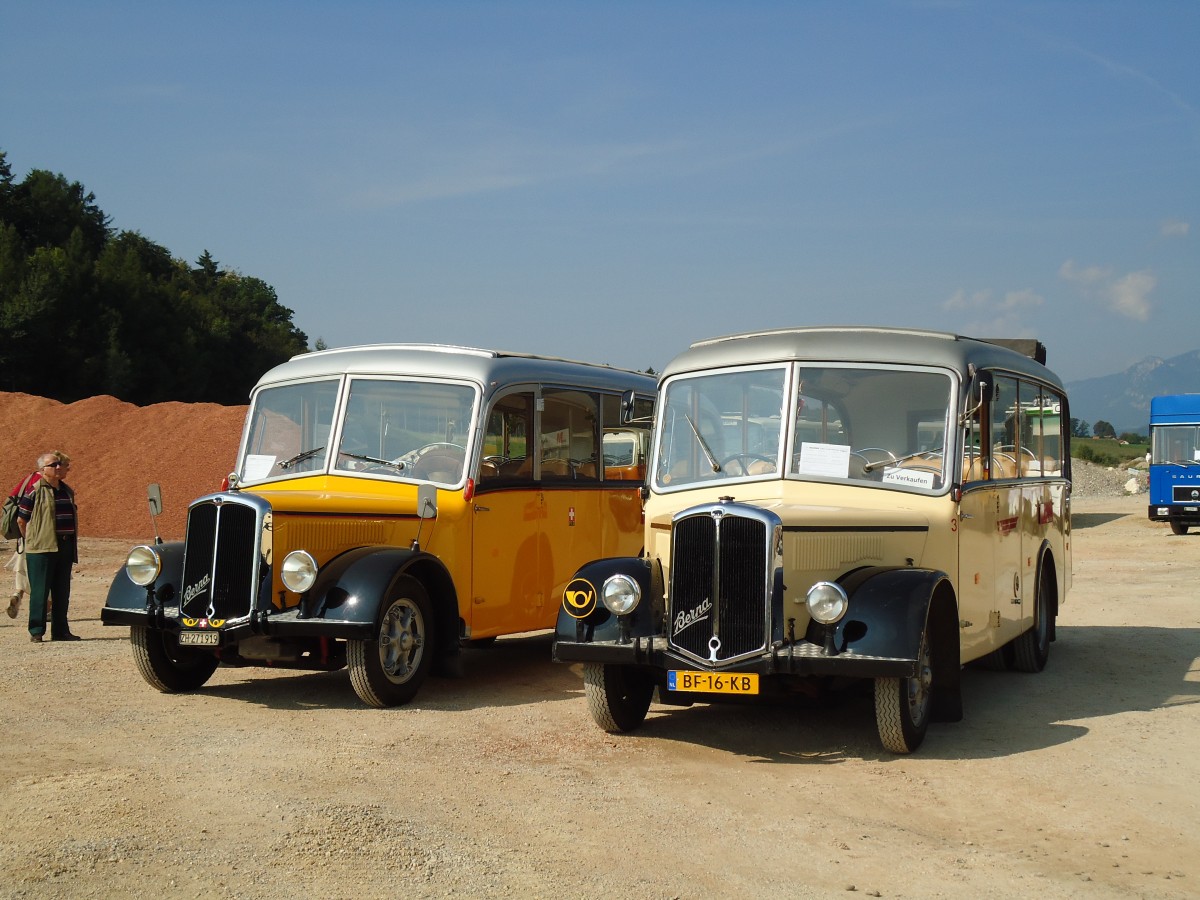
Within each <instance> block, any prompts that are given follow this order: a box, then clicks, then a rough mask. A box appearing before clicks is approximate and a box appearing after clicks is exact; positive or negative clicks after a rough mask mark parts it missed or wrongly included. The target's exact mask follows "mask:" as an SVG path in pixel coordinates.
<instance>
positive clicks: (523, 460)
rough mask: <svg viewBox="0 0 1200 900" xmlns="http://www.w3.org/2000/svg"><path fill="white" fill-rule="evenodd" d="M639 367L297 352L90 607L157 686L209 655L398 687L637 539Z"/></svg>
mask: <svg viewBox="0 0 1200 900" xmlns="http://www.w3.org/2000/svg"><path fill="white" fill-rule="evenodd" d="M654 389H655V383H654V380H653V379H652V378H650V377H649V376H647V375H643V374H639V373H636V372H629V371H624V370H620V369H616V368H612V367H609V366H601V365H589V364H584V363H577V362H569V361H565V360H559V359H548V358H541V357H535V356H527V355H521V354H514V353H499V352H494V351H490V350H478V349H471V348H464V347H450V346H440V345H419V344H399V345H379V346H366V347H351V348H344V349H336V350H325V351H320V352H315V353H306V354H303V355H301V356H297V357H294V358H293V359H292V360H290V361H289V362H286V363H284V364H283V365H280V366H277V367H276V368H274V369H272V370H271V371H269V372H267V373H266V375H264V376H263V377H262V379H261V380H260V381H259V383H258V385H257V387H256V388H255V389H254V391H253V394H252V396H251V403H250V409H249V412H248V414H247V419H246V425H245V429H244V433H243V436H242V442H241V450H240V453H239V456H238V461H237V468H236V471H235V472H234V473H233V474H232V475H231V476H230V487H229V489H228V490H224V491H221V492H219V493H216V494H211V495H208V496H204V497H200V498H199V499H197V500H195V501H194V502H193V503H192V504H191V506H190V507H189V510H188V517H187V532H186V537H185V540H184V541H183V542H179V543H165V544H164V543H155V544H148V545H145V546H141V547H137V548H135V549H134V550H133V551H132V552H131V553H130V556H129V560H128V563H127V565H126V567H125V569H124V570H123V571H121V572H119V573H118V574H117V577H116V578H115V580H114V582H113V584H112V586H111V588H110V590H109V594H108V599H107V602H106V604H105V607H104V609H103V612H102V620H103V622H104V623H105V624H106V625H128V626H131V641H132V645H133V655H134V660H135V662H136V664H137V668H138V670H139V672H140V673H141V674H142V676H143V677H144V678H145V679H146V681H148V682H149V683H150V684H151V685H153V686H154V687H156V688H158V689H159V690H162V691H166V692H172V691H187V690H193V689H195V688H198V687H200V686H201V685H203V684H204V683H205V682H206V681H207V680H208V678H209V677H210V676H211V675H212V673H213V671H214V670H215V669H216V667H217V666H218V665H222V664H223V665H234V666H242V665H248V666H273V667H292V668H300V669H316V670H334V669H339V668H341V667H343V666H345V667H348V668H349V670H350V679H351V682H352V684H353V686H354V689H355V691H356V692H357V693H358V695H359V696H360V697H361V698H362V700H363V701H364V702H366V703H367V704H370V705H372V706H379V707H383V706H392V705H396V704H400V703H404V702H406V701H407V700H409V699H411V698H412V697H413V695H414V694H415V693H416V691H417V689H418V688H419V686H420V685H421V682H422V681H423V680H424V679H425V677H426V675H427V673H429V672H430V671H436V672H442V673H448V672H453V671H454V670H455V669H456V663H457V660H458V656H457V654H458V650H459V647H460V645H462V644H465V643H472V642H474V643H479V642H485V641H489V640H491V639H493V638H495V637H496V636H498V635H504V634H512V633H518V632H527V631H535V630H542V629H550V628H553V627H554V622H555V617H556V615H557V611H558V605H559V598H561V596H562V593H563V589H564V587H565V585H566V583H567V582H568V581H569V580H570V578H571V575H572V573H573V572H574V571H575V569H576V568H578V567H579V566H580V565H582V564H583V563H584V562H586V561H587V560H589V559H592V558H594V557H598V556H605V555H629V554H637V553H638V552H639V551H640V549H641V546H642V508H641V503H642V501H641V496H640V489H641V487H642V484H643V478H644V474H645V463H644V460H642V459H639V458H635V455H634V454H633V453H630V452H621V453H620V454H619V457H613V456H611V455H609V454H608V451H607V449H606V448H607V447H609V446H610V445H614V446H616V445H620V446H621V447H622V449H623V450H628V447H626V446H625V445H628V444H630V443H632V444H633V445H636V446H643V445H644V444H645V443H646V441H645V439H644V438H642V437H640V436H639V435H640V434H643V433H645V432H646V430H647V429H648V427H649V426H648V421H649V418H650V413H651V410H652V408H653V398H654Z"/></svg>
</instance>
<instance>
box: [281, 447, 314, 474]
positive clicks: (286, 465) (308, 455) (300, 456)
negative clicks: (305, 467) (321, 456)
mask: <svg viewBox="0 0 1200 900" xmlns="http://www.w3.org/2000/svg"><path fill="white" fill-rule="evenodd" d="M324 449H325V448H324V447H313V448H312V449H311V450H304V451H302V452H300V453H297V454H296V455H295V456H293V457H292V458H291V459H285V460H284V461H283V462H281V463H280V464H279V468H281V469H290V468H291V467H292V466H294V465H296V464H297V463H302V462H304V461H305V460H306V459H312V458H313V457H314V456H316V455H317V454H318V453H320V452H321V451H322V450H324Z"/></svg>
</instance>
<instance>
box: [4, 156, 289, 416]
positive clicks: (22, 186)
mask: <svg viewBox="0 0 1200 900" xmlns="http://www.w3.org/2000/svg"><path fill="white" fill-rule="evenodd" d="M292 316H293V312H292V310H290V309H288V308H287V307H286V306H283V305H282V304H281V303H280V302H279V297H278V296H277V294H276V293H275V289H274V288H273V287H271V286H270V285H269V284H267V283H266V282H264V281H262V280H261V279H258V278H254V277H251V276H246V275H242V274H240V273H237V272H229V271H223V270H222V269H221V267H220V265H219V264H218V263H217V261H216V260H215V259H214V258H213V256H212V254H211V253H210V252H209V251H208V250H205V251H204V253H203V255H202V256H201V257H200V259H199V260H197V261H196V264H195V266H189V265H188V264H187V263H185V262H183V261H182V260H178V259H175V258H173V257H172V256H171V253H170V251H169V250H167V248H166V247H163V246H161V245H159V244H156V243H154V242H153V241H151V240H149V239H147V238H146V237H143V236H142V235H141V234H139V233H137V232H135V231H122V232H120V233H116V234H114V233H113V231H112V229H111V228H110V226H109V221H108V218H107V217H106V216H105V215H104V213H103V211H102V210H101V209H100V207H99V206H98V205H97V203H96V199H95V197H94V195H92V194H91V193H90V192H89V191H87V190H86V189H85V188H84V187H83V186H82V185H81V184H79V183H78V182H71V181H68V180H67V179H66V178H65V177H64V176H62V175H56V174H54V173H51V172H47V171H44V170H40V169H35V170H33V171H31V172H30V173H29V174H28V175H27V176H26V177H25V178H24V179H23V180H21V181H19V182H18V181H16V180H15V179H14V178H13V175H12V169H11V166H10V165H9V163H8V157H7V154H6V153H5V152H4V151H2V150H0V363H3V365H0V373H2V374H0V390H10V391H24V392H26V393H31V394H38V395H41V396H46V397H51V398H54V399H57V400H63V401H72V400H77V399H80V398H81V397H83V396H88V395H90V394H95V393H108V394H112V395H114V396H116V397H119V398H121V399H123V400H129V401H131V402H133V403H138V404H146V403H154V402H158V401H161V400H184V401H198V400H204V401H211V402H217V403H233V404H240V403H245V402H246V398H247V396H248V394H249V391H250V389H251V387H252V386H253V385H254V383H255V381H256V380H257V379H258V377H259V376H260V375H261V374H262V373H263V372H264V371H265V370H266V369H269V368H271V367H272V366H274V365H276V364H278V363H280V362H283V361H284V360H286V359H288V358H289V357H291V356H294V355H295V354H297V353H303V352H305V350H306V349H307V343H308V338H307V336H306V335H305V334H304V332H302V331H300V330H299V329H298V328H296V327H295V326H294V325H293V324H292ZM50 347H53V348H54V354H55V356H54V365H52V366H48V365H43V364H40V360H41V359H42V358H44V357H45V356H46V355H47V353H46V349H47V348H50Z"/></svg>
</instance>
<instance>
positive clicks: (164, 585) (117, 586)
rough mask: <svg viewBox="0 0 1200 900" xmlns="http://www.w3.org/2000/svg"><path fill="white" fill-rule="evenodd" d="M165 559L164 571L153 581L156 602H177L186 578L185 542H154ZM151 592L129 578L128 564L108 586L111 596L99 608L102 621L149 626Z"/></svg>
mask: <svg viewBox="0 0 1200 900" xmlns="http://www.w3.org/2000/svg"><path fill="white" fill-rule="evenodd" d="M146 546H153V547H154V549H155V551H156V552H157V553H158V556H159V559H160V560H161V562H162V571H161V572H160V573H159V576H158V578H157V579H155V582H154V592H155V596H156V597H157V605H158V606H159V607H161V606H162V605H163V604H164V603H165V602H168V601H170V602H175V603H177V602H178V599H177V598H178V596H179V584H180V582H181V581H182V580H183V541H171V542H168V543H164V544H154V545H149V544H147V545H146ZM149 600H150V596H149V591H148V589H147V588H144V587H139V586H138V585H136V584H134V583H133V582H132V581H130V580H129V575H128V573H126V571H125V566H123V565H122V566H121V568H120V569H118V570H117V573H116V575H114V576H113V580H112V584H110V585H109V586H108V598H107V599H106V600H105V601H104V608H103V609H101V610H100V621H101V622H103V623H104V624H105V625H146V624H149V622H150V615H149Z"/></svg>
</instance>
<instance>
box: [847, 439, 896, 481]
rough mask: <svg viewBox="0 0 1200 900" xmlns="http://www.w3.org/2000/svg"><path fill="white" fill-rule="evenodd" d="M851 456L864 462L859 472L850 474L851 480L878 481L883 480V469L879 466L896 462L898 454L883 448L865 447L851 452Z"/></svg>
mask: <svg viewBox="0 0 1200 900" xmlns="http://www.w3.org/2000/svg"><path fill="white" fill-rule="evenodd" d="M850 455H851V456H855V457H857V458H858V459H860V460H862V462H861V464H860V466H859V471H858V472H853V471H852V472H851V473H850V477H851V478H873V479H875V480H876V481H878V480H879V479H881V478H883V467H882V466H880V465H879V464H880V463H885V462H893V463H894V462H895V461H896V454H895V453H893V452H892V451H891V450H886V449H884V448H883V447H863V448H862V449H861V450H851V451H850ZM867 466H870V467H871V468H870V469H868V468H867Z"/></svg>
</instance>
